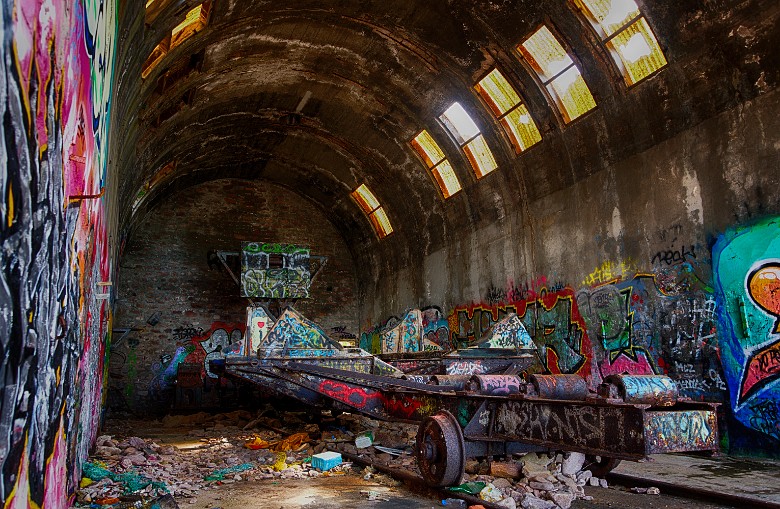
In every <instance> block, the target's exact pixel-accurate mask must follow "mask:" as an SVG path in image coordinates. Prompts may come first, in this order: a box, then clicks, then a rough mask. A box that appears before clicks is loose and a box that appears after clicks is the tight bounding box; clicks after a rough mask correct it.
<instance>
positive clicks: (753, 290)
mask: <svg viewBox="0 0 780 509" xmlns="http://www.w3.org/2000/svg"><path fill="white" fill-rule="evenodd" d="M747 287H748V294H749V295H750V298H751V299H753V302H755V303H756V304H757V305H758V307H760V308H761V309H763V310H764V311H766V312H767V313H769V314H770V315H772V316H775V317H777V318H778V320H777V321H776V322H775V325H774V327H773V330H772V332H773V333H775V334H777V333H780V264H779V263H769V264H767V265H764V266H762V267H761V268H760V269H758V270H757V271H755V272H753V273H752V274H751V275H750V278H749V279H748V283H747Z"/></svg>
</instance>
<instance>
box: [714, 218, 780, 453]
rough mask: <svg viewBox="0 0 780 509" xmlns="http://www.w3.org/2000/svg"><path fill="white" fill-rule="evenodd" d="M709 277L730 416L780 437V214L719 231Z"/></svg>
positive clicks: (766, 433)
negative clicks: (779, 413) (717, 315)
mask: <svg viewBox="0 0 780 509" xmlns="http://www.w3.org/2000/svg"><path fill="white" fill-rule="evenodd" d="M713 277H714V281H715V296H716V298H717V302H718V310H719V312H720V313H719V319H720V326H721V330H722V333H721V335H720V353H721V361H722V364H723V370H724V371H725V374H726V382H727V384H728V387H729V394H730V398H731V400H730V402H731V407H732V410H733V412H734V416H735V417H736V419H737V420H739V421H740V422H741V423H742V424H744V425H746V426H748V427H750V428H753V429H755V430H757V431H760V432H761V433H764V434H765V435H768V436H769V437H772V438H773V439H774V440H780V421H779V420H778V419H777V415H778V401H780V382H779V380H780V217H774V218H768V219H764V220H762V221H759V222H756V223H755V224H752V225H747V226H742V227H737V228H733V229H731V230H728V231H727V232H725V233H724V234H723V235H721V236H720V237H719V238H718V240H717V242H716V243H715V246H714V247H713Z"/></svg>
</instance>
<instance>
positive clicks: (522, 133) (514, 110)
mask: <svg viewBox="0 0 780 509" xmlns="http://www.w3.org/2000/svg"><path fill="white" fill-rule="evenodd" d="M474 88H475V89H476V90H477V92H478V93H479V95H481V96H482V98H483V99H484V100H485V102H486V103H487V104H488V107H490V111H492V112H493V114H494V115H495V116H496V118H497V119H498V121H499V122H500V123H501V126H502V127H503V128H504V130H505V131H506V134H507V135H508V136H509V139H510V140H511V141H512V145H514V147H515V151H516V152H517V153H518V154H519V153H520V152H522V151H523V150H526V149H528V147H530V146H531V145H534V144H536V143H538V142H539V141H541V139H542V135H541V134H540V133H539V129H538V128H537V127H536V124H535V123H534V119H532V118H531V115H530V114H529V113H528V109H527V108H526V107H525V104H523V103H522V101H521V100H520V96H519V95H517V92H515V89H514V88H512V85H510V84H509V82H508V81H507V80H506V78H504V75H503V74H501V72H500V71H499V70H498V69H493V70H492V71H490V73H489V74H488V75H487V76H485V77H484V78H482V79H481V80H480V81H479V83H477V84H476V85H475V86H474Z"/></svg>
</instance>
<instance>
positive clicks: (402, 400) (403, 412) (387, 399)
mask: <svg viewBox="0 0 780 509" xmlns="http://www.w3.org/2000/svg"><path fill="white" fill-rule="evenodd" d="M381 400H382V404H383V405H384V407H385V410H386V411H387V413H388V414H390V415H392V416H394V417H400V418H402V419H411V417H412V416H413V415H414V413H415V412H416V411H417V410H418V409H419V408H420V407H421V406H422V402H421V401H419V400H417V399H415V398H413V397H411V396H405V397H404V396H384V395H381Z"/></svg>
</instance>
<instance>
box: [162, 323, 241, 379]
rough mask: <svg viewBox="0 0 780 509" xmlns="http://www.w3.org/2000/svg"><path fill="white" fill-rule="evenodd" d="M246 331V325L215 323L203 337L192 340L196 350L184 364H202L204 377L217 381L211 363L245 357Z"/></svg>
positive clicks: (187, 357) (186, 358)
mask: <svg viewBox="0 0 780 509" xmlns="http://www.w3.org/2000/svg"><path fill="white" fill-rule="evenodd" d="M245 331H246V326H245V325H244V324H230V323H225V322H214V323H212V324H211V327H210V328H209V330H207V331H206V332H205V333H203V335H201V336H196V337H194V338H192V340H191V345H193V346H194V347H195V348H194V349H193V350H192V351H191V352H190V353H189V354H188V355H187V356H186V357H185V358H184V360H183V361H182V362H184V363H187V364H200V365H201V366H202V367H203V370H202V372H201V373H202V375H203V377H208V378H212V379H217V378H219V376H218V375H216V374H215V373H212V372H211V370H210V369H209V361H211V360H213V359H223V358H225V356H228V355H243V352H244V351H245V344H244V332H245ZM186 346H187V345H185V347H186ZM179 348H181V347H179ZM177 352H178V349H177ZM174 359H175V357H174ZM172 362H173V361H172ZM177 366H178V364H177Z"/></svg>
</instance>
